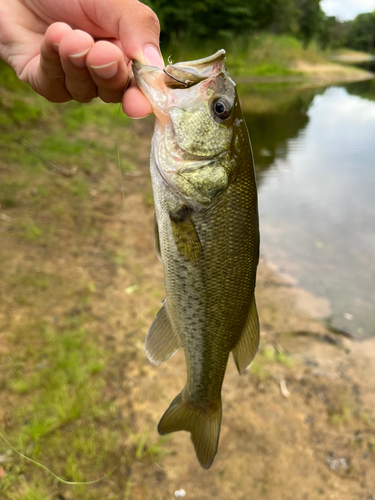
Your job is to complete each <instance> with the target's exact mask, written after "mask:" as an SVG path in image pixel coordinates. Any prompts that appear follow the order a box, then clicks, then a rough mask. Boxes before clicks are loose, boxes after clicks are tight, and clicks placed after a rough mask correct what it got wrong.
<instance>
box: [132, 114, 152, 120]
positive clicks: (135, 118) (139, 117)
mask: <svg viewBox="0 0 375 500" xmlns="http://www.w3.org/2000/svg"><path fill="white" fill-rule="evenodd" d="M149 114H150V113H147V115H144V116H131V117H130V118H131V119H132V120H142V119H143V118H146V116H148V115H149Z"/></svg>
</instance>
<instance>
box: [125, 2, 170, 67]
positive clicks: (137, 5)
mask: <svg viewBox="0 0 375 500" xmlns="http://www.w3.org/2000/svg"><path fill="white" fill-rule="evenodd" d="M159 36H160V24H159V20H158V18H157V16H156V14H155V12H154V11H152V10H151V9H150V8H149V7H147V5H145V4H143V3H141V2H134V3H133V8H132V9H130V10H129V11H128V12H125V13H124V14H123V15H122V16H121V18H120V21H119V38H120V42H121V45H122V48H123V51H124V53H125V55H126V56H127V57H128V58H129V59H132V60H134V59H135V60H137V61H139V62H140V63H142V64H149V65H151V66H157V67H159V68H164V62H163V58H162V55H161V52H160V48H159Z"/></svg>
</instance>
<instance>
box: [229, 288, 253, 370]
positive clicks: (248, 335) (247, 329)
mask: <svg viewBox="0 0 375 500" xmlns="http://www.w3.org/2000/svg"><path fill="white" fill-rule="evenodd" d="M258 345H259V319H258V312H257V306H256V304H255V297H253V301H252V303H251V306H250V309H249V313H248V315H247V318H246V322H245V326H244V329H243V332H242V335H241V337H240V340H239V341H238V342H237V345H236V347H235V348H234V349H233V350H232V354H233V358H234V362H235V363H236V366H237V370H238V372H239V373H240V374H241V373H243V372H244V371H245V370H246V368H247V367H248V366H249V364H250V363H251V362H252V360H253V359H254V356H255V354H256V352H257V350H258Z"/></svg>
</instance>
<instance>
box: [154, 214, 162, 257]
mask: <svg viewBox="0 0 375 500" xmlns="http://www.w3.org/2000/svg"><path fill="white" fill-rule="evenodd" d="M154 243H155V250H156V255H157V257H158V259H159V260H160V262H162V260H161V250H160V237H159V226H158V220H157V218H156V214H154Z"/></svg>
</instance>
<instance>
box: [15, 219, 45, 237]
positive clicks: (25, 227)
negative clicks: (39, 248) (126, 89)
mask: <svg viewBox="0 0 375 500" xmlns="http://www.w3.org/2000/svg"><path fill="white" fill-rule="evenodd" d="M20 235H21V237H22V238H24V239H25V240H27V241H30V242H32V241H37V240H38V239H39V238H40V236H41V235H42V229H41V228H40V227H38V226H37V225H36V224H35V222H34V221H33V220H31V219H26V220H23V221H22V222H21V231H20Z"/></svg>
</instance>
